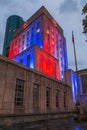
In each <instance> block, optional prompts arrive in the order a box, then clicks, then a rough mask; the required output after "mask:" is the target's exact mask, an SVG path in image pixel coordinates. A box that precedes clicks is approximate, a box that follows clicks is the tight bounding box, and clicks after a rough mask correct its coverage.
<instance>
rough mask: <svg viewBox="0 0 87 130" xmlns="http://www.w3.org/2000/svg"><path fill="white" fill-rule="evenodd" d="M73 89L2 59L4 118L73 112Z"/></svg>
mask: <svg viewBox="0 0 87 130" xmlns="http://www.w3.org/2000/svg"><path fill="white" fill-rule="evenodd" d="M71 110H74V102H73V98H72V90H71V87H70V86H69V85H67V84H64V83H62V82H61V81H58V80H56V79H55V78H51V77H49V76H46V75H44V74H42V73H40V72H38V71H34V70H32V69H30V68H28V67H26V66H24V65H22V64H20V63H16V62H15V61H13V60H9V59H8V58H7V57H4V56H0V114H21V113H22V114H23V113H24V114H29V113H48V112H52V113H53V112H69V111H71Z"/></svg>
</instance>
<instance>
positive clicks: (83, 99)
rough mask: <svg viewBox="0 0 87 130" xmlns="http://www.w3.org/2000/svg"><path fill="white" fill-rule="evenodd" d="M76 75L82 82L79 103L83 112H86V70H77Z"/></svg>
mask: <svg viewBox="0 0 87 130" xmlns="http://www.w3.org/2000/svg"><path fill="white" fill-rule="evenodd" d="M78 74H79V75H80V76H81V81H82V88H81V103H82V106H83V110H84V111H85V112H87V69H83V70H79V71H78Z"/></svg>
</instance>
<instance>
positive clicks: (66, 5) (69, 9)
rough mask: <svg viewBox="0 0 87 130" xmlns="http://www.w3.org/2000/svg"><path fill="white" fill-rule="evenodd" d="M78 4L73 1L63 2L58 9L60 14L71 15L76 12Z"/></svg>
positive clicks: (66, 0)
mask: <svg viewBox="0 0 87 130" xmlns="http://www.w3.org/2000/svg"><path fill="white" fill-rule="evenodd" d="M78 10H79V8H78V2H77V1H75V0H65V1H64V2H63V3H62V4H61V5H60V8H59V11H60V13H63V14H65V13H69V14H70V13H73V12H76V11H78Z"/></svg>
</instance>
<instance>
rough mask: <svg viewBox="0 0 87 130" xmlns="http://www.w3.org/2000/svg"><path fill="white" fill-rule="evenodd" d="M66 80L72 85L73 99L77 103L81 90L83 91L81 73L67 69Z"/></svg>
mask: <svg viewBox="0 0 87 130" xmlns="http://www.w3.org/2000/svg"><path fill="white" fill-rule="evenodd" d="M65 82H66V83H67V84H68V85H70V86H72V94H73V101H74V102H75V103H76V102H77V101H78V100H79V99H78V98H79V97H78V96H79V92H81V88H82V83H81V77H80V75H78V74H76V72H75V71H73V70H71V69H68V70H66V71H65Z"/></svg>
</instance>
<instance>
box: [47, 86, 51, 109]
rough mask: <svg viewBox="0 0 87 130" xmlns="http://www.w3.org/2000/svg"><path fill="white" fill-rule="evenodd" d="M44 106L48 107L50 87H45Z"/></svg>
mask: <svg viewBox="0 0 87 130" xmlns="http://www.w3.org/2000/svg"><path fill="white" fill-rule="evenodd" d="M46 107H47V108H49V107H50V88H48V87H47V88H46Z"/></svg>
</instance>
